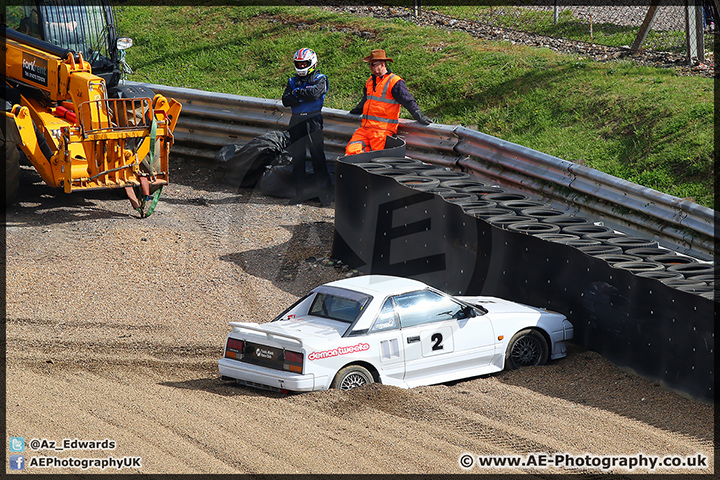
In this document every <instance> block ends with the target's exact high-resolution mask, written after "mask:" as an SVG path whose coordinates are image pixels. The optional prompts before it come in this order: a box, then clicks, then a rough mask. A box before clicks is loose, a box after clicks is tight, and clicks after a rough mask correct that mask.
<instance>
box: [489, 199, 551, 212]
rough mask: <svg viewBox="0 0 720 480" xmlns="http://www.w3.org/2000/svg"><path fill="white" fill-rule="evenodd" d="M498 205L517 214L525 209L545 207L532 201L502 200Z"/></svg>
mask: <svg viewBox="0 0 720 480" xmlns="http://www.w3.org/2000/svg"><path fill="white" fill-rule="evenodd" d="M498 205H500V206H501V207H504V208H509V209H511V210H515V211H516V212H518V213H519V212H520V211H521V210H523V209H525V208H531V207H544V206H546V205H545V204H544V203H542V202H536V201H534V200H504V201H502V202H498Z"/></svg>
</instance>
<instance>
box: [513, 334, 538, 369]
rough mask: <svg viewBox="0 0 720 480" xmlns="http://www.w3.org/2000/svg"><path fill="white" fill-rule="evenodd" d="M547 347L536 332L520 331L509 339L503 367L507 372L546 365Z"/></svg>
mask: <svg viewBox="0 0 720 480" xmlns="http://www.w3.org/2000/svg"><path fill="white" fill-rule="evenodd" d="M547 359H548V345H547V342H546V341H545V337H543V336H542V334H540V332H538V331H536V330H522V331H520V332H518V333H516V334H515V336H514V337H513V338H512V339H510V343H509V344H508V349H507V353H506V354H505V365H506V367H507V368H508V369H509V370H514V369H516V368H520V367H529V366H535V365H543V364H545V363H547Z"/></svg>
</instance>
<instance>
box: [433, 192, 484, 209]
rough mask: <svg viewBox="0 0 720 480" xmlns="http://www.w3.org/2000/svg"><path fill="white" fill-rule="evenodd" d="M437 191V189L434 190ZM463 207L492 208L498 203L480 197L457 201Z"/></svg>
mask: <svg viewBox="0 0 720 480" xmlns="http://www.w3.org/2000/svg"><path fill="white" fill-rule="evenodd" d="M433 192H435V190H433ZM455 203H457V204H458V205H460V206H461V207H463V209H468V208H490V207H496V206H497V203H495V202H491V201H490V200H482V199H480V198H478V199H477V200H468V201H467V202H455Z"/></svg>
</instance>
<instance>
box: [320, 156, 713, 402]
mask: <svg viewBox="0 0 720 480" xmlns="http://www.w3.org/2000/svg"><path fill="white" fill-rule="evenodd" d="M366 161H367V160H366ZM350 162H353V163H350ZM360 165H363V164H359V165H358V164H355V163H354V159H353V157H344V159H343V158H340V159H339V160H338V161H337V163H336V167H335V178H336V189H337V191H338V192H342V194H339V195H337V196H336V199H335V210H336V214H335V236H334V239H333V251H332V256H333V258H337V259H340V260H342V261H343V262H345V263H347V264H348V265H349V266H350V267H352V268H356V269H358V270H360V271H361V272H363V273H367V274H391V275H400V276H406V277H411V278H415V279H417V280H421V281H424V282H426V283H428V284H430V285H433V286H434V287H436V288H439V289H441V290H443V291H446V292H448V293H451V294H462V295H489V296H497V297H501V298H506V299H510V300H513V301H517V302H521V303H525V304H529V305H534V306H538V307H545V308H548V309H551V310H556V311H559V312H562V313H564V314H565V315H567V317H568V319H569V320H570V321H571V322H572V323H573V325H574V327H575V337H574V339H573V342H574V343H578V344H580V345H582V346H584V347H586V348H588V349H591V350H594V351H597V352H599V353H600V354H602V355H603V356H604V357H605V358H608V359H609V360H611V361H613V362H614V363H616V364H618V365H620V366H623V367H627V368H630V369H632V370H633V371H635V372H636V373H638V374H640V375H642V376H645V377H649V378H652V379H654V380H656V381H658V382H661V383H663V384H665V385H666V386H668V387H670V388H673V389H676V390H679V391H681V392H684V393H686V394H688V395H690V396H692V397H695V398H698V399H701V400H703V401H710V402H712V401H713V397H714V378H715V377H714V368H715V366H714V365H715V363H714V344H715V338H714V319H715V316H714V306H715V304H714V302H713V301H712V300H710V299H708V298H704V297H701V296H698V295H696V294H693V293H688V292H685V291H680V290H677V289H674V288H672V287H670V286H667V285H665V284H663V283H661V282H660V281H658V280H656V279H651V278H643V277H640V276H638V275H635V274H634V273H632V272H630V271H627V270H622V269H619V268H614V267H612V266H611V265H610V264H609V263H607V262H605V261H604V260H601V259H599V258H596V257H593V256H591V255H587V254H584V253H582V252H581V251H579V250H578V249H577V248H574V247H571V246H568V245H561V244H559V243H554V242H550V241H546V240H543V239H541V238H538V237H536V236H533V235H531V234H526V233H519V232H514V231H510V230H506V229H503V228H499V227H496V226H494V225H491V224H490V223H489V222H487V221H485V220H483V219H480V218H476V217H474V216H472V215H470V214H468V213H466V212H465V211H464V210H463V208H462V206H460V205H457V204H453V203H450V202H448V201H446V200H444V199H443V198H442V197H441V196H440V195H437V194H434V193H432V192H429V191H421V190H418V189H415V188H412V187H409V186H407V185H404V184H401V183H400V182H399V181H397V180H396V179H395V178H393V177H390V176H387V175H386V174H383V173H373V171H372V170H366V168H364V167H362V166H360Z"/></svg>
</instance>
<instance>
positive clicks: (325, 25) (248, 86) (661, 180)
mask: <svg viewBox="0 0 720 480" xmlns="http://www.w3.org/2000/svg"><path fill="white" fill-rule="evenodd" d="M117 12H118V17H119V19H118V20H119V30H120V32H121V34H123V35H126V36H130V37H132V38H133V39H134V41H135V46H133V47H132V48H131V49H130V50H128V52H127V59H128V62H129V63H130V65H131V66H132V68H133V69H134V70H135V74H134V75H132V76H130V77H129V79H130V80H135V81H140V82H151V83H159V84H164V85H172V86H177V87H188V88H198V89H202V90H208V91H214V92H225V93H233V94H240V95H246V96H252V97H261V98H275V99H278V98H280V96H281V94H282V91H283V88H284V85H285V82H286V81H287V78H288V76H290V75H292V74H293V73H294V71H293V68H292V61H291V59H292V54H293V53H294V52H295V51H296V50H297V49H298V48H301V47H305V46H306V47H310V48H312V49H313V50H315V51H316V52H317V53H318V56H319V58H320V69H321V71H322V72H324V73H326V74H327V75H328V77H329V78H330V88H331V91H330V93H329V95H328V96H327V99H326V103H325V105H326V106H328V107H332V108H339V109H350V108H352V107H353V106H354V105H355V104H356V103H357V102H358V100H359V99H360V96H361V89H362V86H363V84H364V82H365V80H366V79H367V76H368V75H369V71H368V68H367V67H366V65H365V64H363V63H362V61H361V58H362V57H363V56H365V55H367V54H368V53H369V51H370V50H371V49H373V48H384V49H385V50H386V52H387V53H388V55H389V56H391V57H392V58H394V59H395V62H394V63H393V64H391V68H392V69H393V71H395V72H396V73H398V74H400V75H401V76H402V77H403V78H404V79H405V81H406V83H407V85H408V87H409V89H410V90H411V92H413V94H414V95H415V98H416V99H417V100H418V103H419V104H420V106H421V107H422V109H423V111H424V112H425V113H426V114H427V115H428V116H430V117H431V118H433V119H434V120H435V121H436V122H438V123H444V124H451V125H452V124H462V125H465V126H469V127H471V128H476V129H477V130H479V131H482V132H485V133H488V134H490V135H494V136H496V137H499V138H502V139H504V140H508V141H511V142H514V143H517V144H520V145H524V146H526V147H529V148H533V149H535V150H538V151H541V152H545V153H548V154H550V155H554V156H557V157H559V158H562V159H565V160H569V161H573V162H577V163H582V164H585V165H587V166H589V167H592V168H596V169H598V170H601V171H604V172H607V173H609V174H612V175H615V176H618V177H620V178H624V179H626V180H629V181H632V182H635V183H638V184H641V185H644V186H647V187H650V188H654V189H656V190H659V191H662V192H665V193H668V194H671V195H674V196H677V197H680V198H693V199H694V200H695V201H696V202H698V203H700V204H702V205H705V206H709V207H713V178H714V167H713V162H714V124H713V119H714V118H713V117H714V100H713V96H714V88H713V79H710V78H705V77H688V76H679V75H678V74H677V73H676V72H675V71H673V70H671V69H660V68H651V67H641V66H637V65H634V64H632V63H629V62H619V63H618V62H613V63H599V62H595V61H592V60H588V59H585V58H581V57H578V56H573V55H566V54H560V53H556V52H554V51H551V50H548V49H542V48H532V47H525V46H522V45H511V44H509V43H504V42H489V41H485V40H479V39H475V38H473V37H471V36H470V35H468V34H466V33H462V32H447V31H441V30H437V29H435V28H432V27H419V26H416V25H413V24H412V23H409V22H406V21H404V20H394V21H386V20H380V19H373V18H367V17H355V16H352V15H348V14H338V13H331V12H328V11H325V10H323V9H321V8H317V7H278V6H257V7H246V6H242V7H239V6H238V7H236V6H228V5H223V6H211V5H208V6H203V7H198V6H187V5H185V6H175V5H173V4H171V3H168V4H167V5H160V6H130V5H125V6H121V7H119V8H118V10H117ZM403 116H404V117H406V118H410V116H409V115H408V114H407V112H404V113H403Z"/></svg>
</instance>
